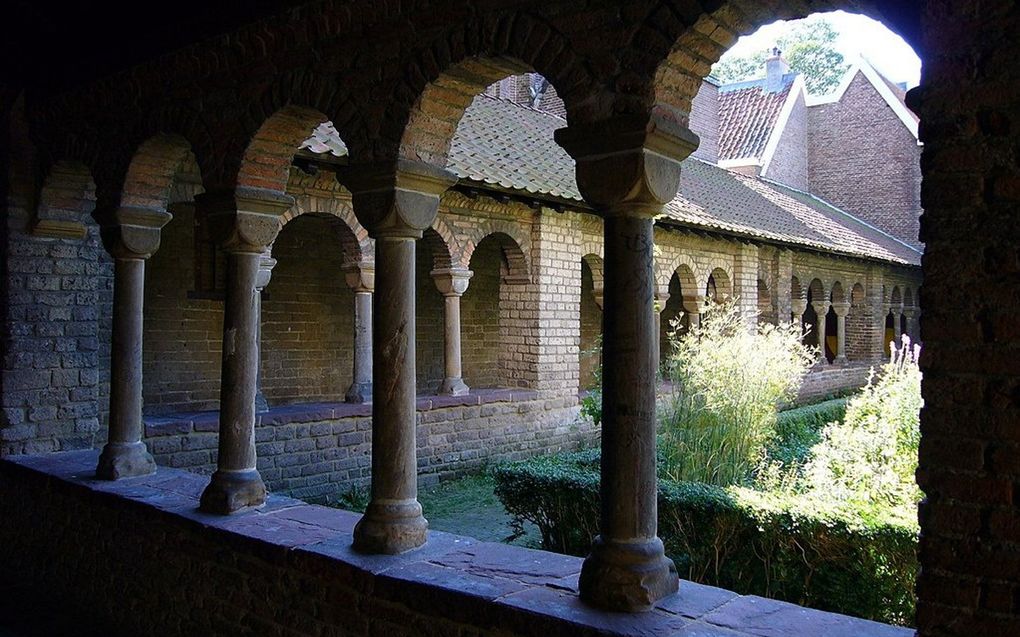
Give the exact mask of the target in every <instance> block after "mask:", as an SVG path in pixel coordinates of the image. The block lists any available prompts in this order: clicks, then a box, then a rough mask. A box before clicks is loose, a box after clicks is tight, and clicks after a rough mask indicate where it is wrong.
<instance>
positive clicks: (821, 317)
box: [811, 301, 829, 362]
mask: <svg viewBox="0 0 1020 637" xmlns="http://www.w3.org/2000/svg"><path fill="white" fill-rule="evenodd" d="M811 308H812V309H813V310H814V311H815V315H817V316H818V325H817V327H816V329H817V330H818V349H819V350H820V354H821V356H820V357H819V360H820V361H826V362H828V360H827V359H826V358H825V317H826V315H827V314H828V313H829V304H828V303H826V302H820V301H814V302H812V303H811Z"/></svg>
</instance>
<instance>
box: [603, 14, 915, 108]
mask: <svg viewBox="0 0 1020 637" xmlns="http://www.w3.org/2000/svg"><path fill="white" fill-rule="evenodd" d="M887 4H890V3H881V2H873V1H872V2H869V1H868V0H815V1H813V2H808V3H805V2H801V1H797V0H785V1H781V2H768V3H765V2H758V3H752V2H746V1H742V0H730V1H726V2H706V1H702V2H700V3H693V2H687V1H685V0H663V1H661V2H659V3H658V5H656V6H655V7H654V8H653V9H652V10H650V11H649V13H648V15H647V17H646V19H645V20H644V22H643V23H642V24H641V25H640V26H639V28H638V30H637V34H636V35H635V37H634V40H633V41H634V42H641V43H642V45H643V47H642V49H643V50H642V51H641V54H640V57H639V58H638V60H639V62H638V67H639V68H635V69H634V70H633V72H634V73H635V74H637V75H638V76H641V77H647V78H649V80H648V84H647V88H645V89H644V90H638V89H636V88H635V87H634V86H632V85H631V84H632V83H634V82H635V79H634V78H633V77H627V80H629V81H628V85H626V86H620V85H619V82H618V86H617V87H616V94H617V98H616V99H617V104H616V106H615V110H616V111H627V112H648V110H649V109H650V108H654V109H655V110H657V111H659V112H661V113H663V114H665V115H666V116H667V117H668V118H670V119H673V120H676V121H680V122H686V121H687V118H688V116H689V114H690V108H691V101H692V100H693V99H694V96H695V95H696V94H697V92H698V89H699V88H700V86H701V81H702V79H703V78H705V77H706V76H707V75H708V74H709V72H710V71H711V68H712V65H713V64H715V63H716V62H717V61H718V60H719V58H720V57H721V56H722V55H723V53H725V52H726V51H727V49H729V48H730V47H731V46H733V44H734V43H735V42H736V41H737V39H738V38H739V37H740V36H742V35H748V34H750V33H753V32H754V31H756V30H757V29H758V28H759V27H762V26H764V25H766V24H769V23H772V22H775V21H776V20H794V19H798V18H806V17H808V16H809V15H811V14H813V13H821V12H826V11H835V10H839V9H842V10H847V11H852V12H855V13H863V14H865V15H868V16H870V17H872V18H874V19H876V20H878V21H880V22H882V23H884V24H886V25H887V26H889V28H890V29H892V30H893V31H896V32H899V33H901V34H902V35H905V36H906V37H907V38H910V40H908V41H911V42H912V43H913V44H914V45H915V48H916V43H917V42H918V38H917V31H918V30H919V27H920V9H919V8H910V9H908V8H907V7H905V6H903V5H905V4H907V3H897V4H898V5H900V6H898V7H894V8H892V9H891V10H889V11H886V12H883V11H882V10H880V8H879V5H887ZM646 65H647V66H646Z"/></svg>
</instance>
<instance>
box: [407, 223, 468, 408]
mask: <svg viewBox="0 0 1020 637" xmlns="http://www.w3.org/2000/svg"><path fill="white" fill-rule="evenodd" d="M449 254H450V252H449V247H448V246H447V245H446V242H445V241H444V240H443V238H442V237H441V236H440V235H439V233H438V232H436V231H435V230H434V229H433V228H427V229H426V230H425V232H424V233H422V238H421V240H420V241H418V249H417V251H416V253H415V273H414V274H415V284H416V286H415V295H414V299H415V300H414V302H415V326H416V329H415V364H416V365H417V371H416V376H417V383H418V387H417V391H418V393H419V394H421V395H432V394H435V393H437V392H438V391H439V388H440V386H441V385H442V383H443V379H444V377H445V373H444V372H445V369H444V366H443V364H444V355H445V354H444V348H445V337H444V334H445V329H446V315H445V313H444V312H445V310H444V299H443V295H442V293H441V292H440V291H439V288H437V287H436V285H435V281H434V280H433V278H432V272H433V271H434V270H437V269H440V268H449V267H450V257H449ZM476 282H477V281H476V280H475V279H474V278H472V280H471V283H470V285H469V286H468V291H469V292H470V290H471V286H473V285H474V284H475V283H476ZM465 296H466V295H465ZM462 308H463V301H462ZM461 311H462V316H463V309H462V310H461ZM461 321H462V322H461V334H462V335H463V334H465V332H464V330H465V326H464V323H463V318H462V319H461ZM463 338H464V337H463V336H462V339H463ZM462 343H463V347H464V355H465V356H466V355H468V344H467V341H466V340H463V341H462Z"/></svg>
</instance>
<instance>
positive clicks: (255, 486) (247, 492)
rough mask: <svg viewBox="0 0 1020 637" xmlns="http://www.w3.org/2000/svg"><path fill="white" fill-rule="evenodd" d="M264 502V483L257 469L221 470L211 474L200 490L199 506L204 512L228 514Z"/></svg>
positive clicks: (258, 505)
mask: <svg viewBox="0 0 1020 637" xmlns="http://www.w3.org/2000/svg"><path fill="white" fill-rule="evenodd" d="M265 503H266V483H265V482H263V481H262V476H261V475H260V474H259V472H258V470H256V469H250V470H248V471H222V470H218V471H216V473H214V474H212V478H211V479H210V480H209V486H207V487H206V488H205V491H203V492H202V500H201V503H200V504H199V508H200V509H201V510H202V511H205V512H206V513H215V514H217V515H229V514H231V513H239V512H241V511H245V510H247V509H253V508H257V507H260V506H262V505H263V504H265Z"/></svg>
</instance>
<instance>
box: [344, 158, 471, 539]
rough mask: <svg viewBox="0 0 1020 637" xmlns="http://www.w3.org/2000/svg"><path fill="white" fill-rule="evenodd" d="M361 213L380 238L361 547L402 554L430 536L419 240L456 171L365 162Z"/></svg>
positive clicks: (353, 183)
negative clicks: (419, 387)
mask: <svg viewBox="0 0 1020 637" xmlns="http://www.w3.org/2000/svg"><path fill="white" fill-rule="evenodd" d="M340 178H341V180H342V181H343V182H344V185H345V186H347V188H348V189H349V190H350V191H351V194H352V201H353V204H354V213H355V214H356V215H357V217H358V220H359V221H360V222H361V224H362V225H363V226H364V227H365V228H366V229H367V230H368V232H369V235H370V236H372V237H373V238H374V239H375V240H376V244H375V246H376V247H375V311H374V313H373V325H372V328H373V332H372V338H373V348H372V365H373V368H372V373H373V379H372V490H371V500H370V501H369V504H368V507H367V509H366V510H365V514H364V515H363V516H362V518H361V520H360V521H359V522H358V524H357V526H355V528H354V548H355V550H358V551H361V552H365V553H386V554H395V553H402V552H404V551H408V550H411V549H414V548H417V547H419V546H421V545H422V544H424V543H425V541H426V538H427V535H426V534H427V530H428V522H427V521H426V520H425V517H424V516H423V515H422V510H421V505H420V504H419V503H418V475H417V469H418V467H417V449H416V447H415V444H416V436H415V427H416V418H417V410H416V405H415V403H416V392H415V389H416V383H415V372H416V369H415V241H416V240H417V239H419V238H421V236H422V231H423V230H425V228H428V227H429V226H430V225H431V224H432V222H433V221H434V220H435V217H436V211H437V210H438V208H439V198H440V195H441V194H442V193H443V192H445V191H446V189H447V188H449V187H450V186H451V185H452V184H453V183H455V181H456V178H455V177H454V176H453V175H451V174H450V173H448V172H446V171H444V170H441V169H438V168H435V167H433V166H429V165H426V164H421V163H418V162H412V161H406V160H398V161H397V162H396V163H383V164H376V165H361V166H356V167H352V168H351V169H349V170H347V171H345V172H343V174H341V175H340Z"/></svg>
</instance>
